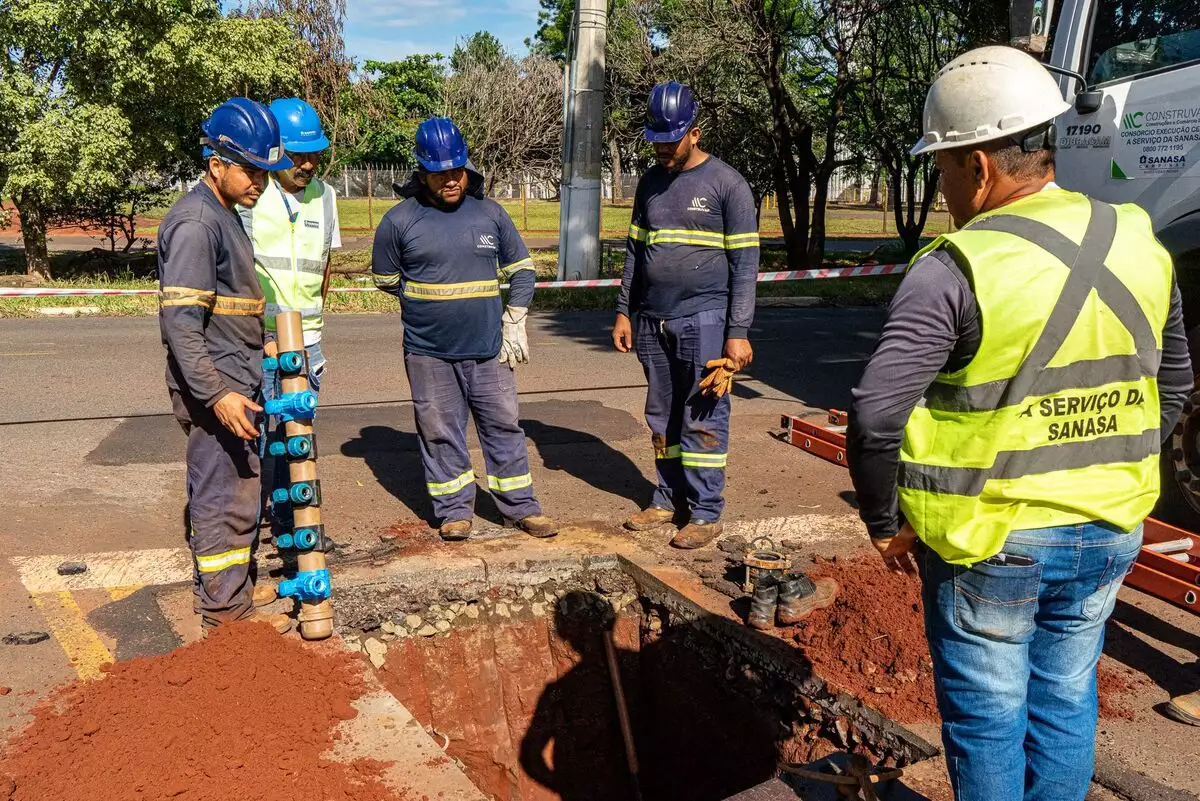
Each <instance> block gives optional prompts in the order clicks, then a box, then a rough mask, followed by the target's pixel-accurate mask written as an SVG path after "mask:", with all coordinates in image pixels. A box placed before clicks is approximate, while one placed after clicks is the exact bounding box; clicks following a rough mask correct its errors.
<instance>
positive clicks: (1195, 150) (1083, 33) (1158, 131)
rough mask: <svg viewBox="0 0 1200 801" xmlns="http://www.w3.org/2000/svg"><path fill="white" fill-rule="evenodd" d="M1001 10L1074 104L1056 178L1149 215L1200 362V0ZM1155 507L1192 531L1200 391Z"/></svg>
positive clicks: (1036, 0)
mask: <svg viewBox="0 0 1200 801" xmlns="http://www.w3.org/2000/svg"><path fill="white" fill-rule="evenodd" d="M1010 11H1011V23H1012V28H1011V32H1012V44H1013V45H1014V46H1017V47H1020V48H1021V49H1024V50H1026V51H1027V52H1030V53H1032V54H1033V55H1035V56H1037V57H1039V58H1041V59H1042V60H1043V62H1044V63H1046V64H1047V67H1048V68H1049V69H1050V70H1051V71H1053V72H1054V73H1055V74H1056V75H1057V76H1058V77H1059V85H1060V86H1061V88H1062V90H1063V95H1064V97H1065V98H1066V99H1067V100H1068V101H1069V102H1072V103H1073V107H1072V108H1071V109H1070V110H1069V111H1067V112H1066V113H1064V114H1063V115H1062V116H1061V117H1059V118H1058V119H1057V120H1055V125H1056V128H1057V146H1058V153H1057V157H1056V164H1057V181H1058V183H1059V184H1060V185H1062V186H1063V187H1065V188H1068V189H1074V190H1077V191H1079V192H1083V193H1085V194H1087V195H1090V196H1092V197H1095V198H1097V199H1099V200H1104V201H1107V202H1110V203H1136V204H1138V205H1139V206H1141V207H1142V208H1144V209H1145V210H1146V211H1147V212H1148V213H1149V214H1150V217H1151V218H1152V219H1153V221H1154V227H1155V231H1156V233H1157V235H1158V238H1159V240H1160V241H1161V242H1162V243H1163V245H1165V246H1166V248H1167V249H1168V250H1169V251H1170V252H1171V255H1172V257H1173V258H1174V259H1175V267H1176V275H1177V280H1178V282H1179V287H1180V290H1181V292H1182V294H1183V301H1184V304H1183V305H1184V318H1185V321H1186V323H1187V325H1188V327H1189V341H1190V345H1191V351H1192V362H1193V364H1194V365H1198V366H1200V361H1198V357H1200V2H1198V0H1064V2H1062V4H1061V7H1057V8H1056V7H1055V4H1054V0H1012V4H1011V6H1010ZM1158 514H1159V515H1160V516H1163V517H1166V518H1168V519H1170V520H1171V521H1172V522H1176V523H1179V524H1184V525H1188V526H1191V527H1193V528H1196V527H1200V396H1193V402H1192V403H1189V404H1188V405H1187V406H1185V408H1184V420H1183V422H1182V423H1181V424H1180V425H1179V427H1178V428H1177V429H1176V431H1175V432H1174V435H1173V437H1172V439H1171V441H1170V443H1169V444H1168V445H1167V446H1166V447H1164V454H1163V497H1162V501H1161V502H1160V508H1159V510H1158Z"/></svg>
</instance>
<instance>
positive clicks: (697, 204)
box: [687, 197, 712, 214]
mask: <svg viewBox="0 0 1200 801" xmlns="http://www.w3.org/2000/svg"><path fill="white" fill-rule="evenodd" d="M687 210H688V211H698V212H700V213H702V214H707V213H709V212H710V211H712V209H710V208H709V207H708V198H706V197H694V198H692V205H690V206H688V207H687Z"/></svg>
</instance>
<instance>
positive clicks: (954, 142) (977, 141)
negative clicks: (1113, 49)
mask: <svg viewBox="0 0 1200 801" xmlns="http://www.w3.org/2000/svg"><path fill="white" fill-rule="evenodd" d="M1072 108H1074V106H1072V104H1070V103H1068V102H1066V101H1065V100H1064V101H1062V103H1061V105H1056V106H1055V110H1054V114H1053V115H1051V116H1049V117H1046V118H1045V119H1043V120H1039V121H1038V122H1035V123H1032V124H1028V125H1026V126H1024V127H1022V128H1020V129H1018V130H1008V131H1002V130H999V129H996V130H994V131H992V132H991V133H989V134H986V135H984V136H974V137H972V138H970V139H966V140H961V139H942V138H941V137H939V136H938V135H937V134H934V135H932V136H930V135H929V134H926V135H925V136H922V137H921V138H920V139H919V140H918V141H917V143H916V144H915V145H913V146H912V147H911V148H910V149H909V151H908V155H910V156H919V155H921V154H922V153H936V152H937V151H939V150H953V149H955V148H960V147H961V148H969V147H972V146H974V145H983V144H986V143H988V142H994V141H996V140H997V139H1011V138H1013V137H1014V136H1019V135H1021V134H1023V133H1026V132H1028V131H1032V130H1033V129H1035V128H1037V127H1038V126H1039V125H1045V124H1046V123H1048V122H1053V121H1054V120H1056V119H1058V117H1059V115H1061V114H1065V113H1067V112H1068V111H1070V110H1071V109H1072Z"/></svg>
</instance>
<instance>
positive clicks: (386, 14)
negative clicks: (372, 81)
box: [344, 0, 538, 63]
mask: <svg viewBox="0 0 1200 801" xmlns="http://www.w3.org/2000/svg"><path fill="white" fill-rule="evenodd" d="M537 12H538V0H347V2H346V27H345V34H344V35H345V40H346V51H347V53H349V55H351V56H353V57H355V58H357V59H358V60H359V62H360V63H361V62H362V61H365V60H366V59H375V60H376V61H397V60H399V59H402V58H404V57H405V56H410V55H412V54H414V53H441V54H442V55H444V56H449V55H450V53H451V52H452V51H453V50H454V44H455V42H457V41H458V40H460V39H462V38H465V37H467V36H469V35H471V34H472V33H474V32H475V31H480V30H486V31H491V32H492V34H493V35H494V36H495V37H496V38H497V39H499V40H500V42H501V43H502V44H503V45H504V46H505V47H506V48H509V49H510V50H513V51H515V52H516V53H518V54H523V53H524V52H525V49H526V48H525V44H524V43H525V39H526V38H527V37H532V36H533V34H534V33H535V32H536V31H537Z"/></svg>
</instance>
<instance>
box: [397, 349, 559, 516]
mask: <svg viewBox="0 0 1200 801" xmlns="http://www.w3.org/2000/svg"><path fill="white" fill-rule="evenodd" d="M404 368H405V370H406V372H407V373H408V383H409V385H410V386H411V387H412V395H413V408H414V410H415V412H416V418H417V436H418V438H419V439H420V447H421V462H422V464H423V465H424V466H425V482H426V487H427V488H428V490H429V495H430V497H431V498H432V499H433V510H434V514H436V515H437V517H438V519H439V520H441V521H443V522H447V521H453V520H470V519H472V518H473V517H474V516H475V472H474V471H473V470H472V469H471V457H470V455H469V454H468V453H467V413H468V412H470V413H471V415H473V416H474V418H475V431H476V432H477V433H478V434H479V444H480V445H481V446H482V448H483V460H484V464H485V466H486V467H487V480H488V489H490V490H491V492H492V496H493V497H494V498H495V499H496V506H497V507H498V508H499V509H500V513H501V514H502V515H504V518H505V519H506V520H510V521H516V520H523V519H525V518H526V517H529V516H530V515H537V514H541V507H540V506H539V505H538V502H537V500H535V499H534V497H533V478H532V476H531V475H530V473H529V449H528V448H527V447H526V444H525V432H524V431H523V430H522V429H521V425H520V412H519V409H518V407H517V383H516V379H515V377H514V376H513V370H512V368H510V367H508V366H507V365H504V364H501V363H500V361H499V360H498V359H479V360H475V359H464V360H460V361H448V360H445V359H439V358H437V357H434V356H423V355H420V354H416V353H406V354H404Z"/></svg>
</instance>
